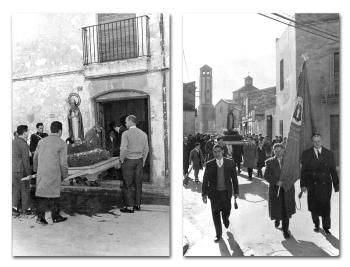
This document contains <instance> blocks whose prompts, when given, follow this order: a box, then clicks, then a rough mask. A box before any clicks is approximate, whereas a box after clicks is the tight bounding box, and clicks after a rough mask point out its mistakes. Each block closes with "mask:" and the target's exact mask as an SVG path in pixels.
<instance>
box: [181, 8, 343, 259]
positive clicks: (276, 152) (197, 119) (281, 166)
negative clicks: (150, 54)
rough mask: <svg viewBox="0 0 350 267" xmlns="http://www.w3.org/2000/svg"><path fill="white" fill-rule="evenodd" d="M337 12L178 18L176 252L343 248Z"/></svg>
mask: <svg viewBox="0 0 350 267" xmlns="http://www.w3.org/2000/svg"><path fill="white" fill-rule="evenodd" d="M340 39H341V37H340V16H339V14H337V13H288V14H286V13H236V14H234V13H231V14H228V13H222V14H214V13H213V14H210V13H205V14H204V13H203V14H200V13H197V14H186V15H184V16H183V191H182V196H183V254H184V256H218V257H220V256H238V257H243V256H296V257H329V256H339V255H340V241H339V240H340V225H339V223H340V221H339V206H340V203H339V202H340V197H339V184H340V178H341V177H340V176H339V174H340V172H339V165H340V156H339V155H340V154H339V149H340V144H339V142H340V137H339V133H340V132H339V129H340V121H339V117H340V108H339V103H340Z"/></svg>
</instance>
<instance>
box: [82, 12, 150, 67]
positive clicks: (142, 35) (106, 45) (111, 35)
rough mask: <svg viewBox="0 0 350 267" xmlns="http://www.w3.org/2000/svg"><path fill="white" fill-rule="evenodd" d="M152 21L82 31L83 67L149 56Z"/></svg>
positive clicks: (117, 23)
mask: <svg viewBox="0 0 350 267" xmlns="http://www.w3.org/2000/svg"><path fill="white" fill-rule="evenodd" d="M149 36H150V33H149V17H148V16H140V17H135V18H129V19H124V20H119V21H114V22H109V23H104V24H98V25H93V26H88V27H83V28H82V39H83V61H84V65H88V64H91V63H102V62H108V61H115V60H122V59H129V58H136V57H142V56H150V43H149V39H150V38H149Z"/></svg>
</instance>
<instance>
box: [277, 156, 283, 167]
mask: <svg viewBox="0 0 350 267" xmlns="http://www.w3.org/2000/svg"><path fill="white" fill-rule="evenodd" d="M277 160H278V164H279V165H280V169H282V158H277Z"/></svg>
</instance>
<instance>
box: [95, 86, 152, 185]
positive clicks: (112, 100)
mask: <svg viewBox="0 0 350 267" xmlns="http://www.w3.org/2000/svg"><path fill="white" fill-rule="evenodd" d="M94 100H95V111H96V112H95V117H96V122H97V123H98V124H99V125H101V126H102V127H103V136H102V144H103V146H104V147H105V148H106V140H107V138H108V132H109V130H110V126H109V125H110V124H111V122H113V121H115V122H117V124H119V119H120V117H122V116H125V115H130V114H132V115H135V116H136V118H137V121H138V122H137V127H138V128H140V129H141V130H142V131H144V132H145V133H146V134H147V136H148V143H149V147H150V152H149V155H150V154H151V138H150V117H149V116H150V114H149V110H150V108H149V95H147V94H146V93H144V92H142V91H138V90H112V91H108V92H104V93H103V94H100V95H98V96H96V97H94ZM143 171H144V174H143V180H144V181H145V182H149V181H150V160H149V156H148V157H147V160H146V164H145V167H144V168H143Z"/></svg>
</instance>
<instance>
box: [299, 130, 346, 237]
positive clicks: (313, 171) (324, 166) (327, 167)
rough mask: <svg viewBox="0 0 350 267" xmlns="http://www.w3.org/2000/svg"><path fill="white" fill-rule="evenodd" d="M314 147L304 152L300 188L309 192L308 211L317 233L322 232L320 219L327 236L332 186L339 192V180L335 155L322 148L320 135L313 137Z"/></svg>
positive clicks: (328, 232)
mask: <svg viewBox="0 0 350 267" xmlns="http://www.w3.org/2000/svg"><path fill="white" fill-rule="evenodd" d="M312 141H313V147H311V148H309V149H307V150H305V151H303V153H302V156H301V164H302V167H301V178H300V187H301V190H302V192H306V191H307V203H308V209H309V211H310V212H311V216H312V221H313V223H314V225H315V229H314V231H315V232H319V231H320V217H322V227H323V230H324V232H325V234H326V235H329V234H330V231H329V229H330V228H331V217H330V212H331V196H332V184H333V188H334V191H335V192H339V179H338V174H337V171H336V164H335V161H334V156H333V153H332V152H331V151H330V150H328V149H326V148H325V147H324V146H322V137H321V135H319V134H314V135H313V136H312Z"/></svg>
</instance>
